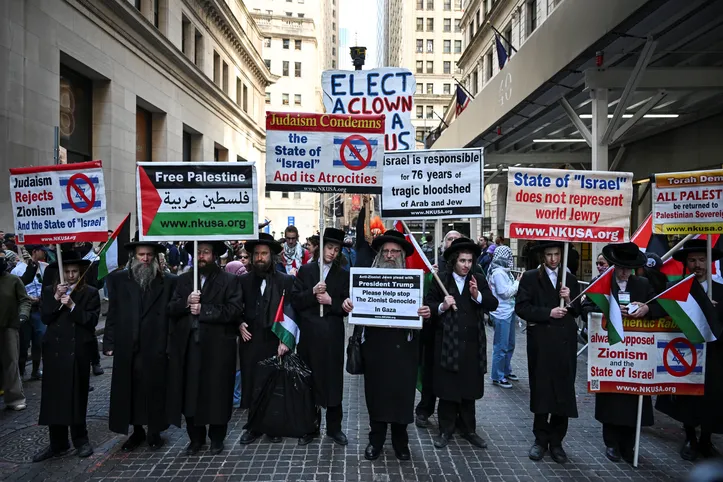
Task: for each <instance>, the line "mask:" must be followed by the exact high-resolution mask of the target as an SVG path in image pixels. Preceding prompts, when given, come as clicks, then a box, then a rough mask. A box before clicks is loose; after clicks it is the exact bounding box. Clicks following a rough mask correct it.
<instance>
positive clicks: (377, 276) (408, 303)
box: [349, 268, 424, 329]
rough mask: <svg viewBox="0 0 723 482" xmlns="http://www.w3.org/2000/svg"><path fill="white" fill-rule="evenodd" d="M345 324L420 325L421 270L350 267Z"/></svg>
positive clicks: (419, 326)
mask: <svg viewBox="0 0 723 482" xmlns="http://www.w3.org/2000/svg"><path fill="white" fill-rule="evenodd" d="M350 271H351V272H350V283H349V287H350V290H349V297H350V298H351V301H352V303H353V304H354V309H353V310H352V312H351V313H349V323H350V324H352V325H366V326H379V327H392V328H414V329H421V328H422V317H421V316H419V315H418V314H417V310H419V308H421V307H422V294H423V293H424V286H423V280H422V277H423V276H424V272H423V271H422V270H421V269H381V268H351V270H350Z"/></svg>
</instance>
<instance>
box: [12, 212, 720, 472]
mask: <svg viewBox="0 0 723 482" xmlns="http://www.w3.org/2000/svg"><path fill="white" fill-rule="evenodd" d="M362 219H363V218H362ZM362 223H363V220H362ZM360 226H361V229H359V230H358V231H357V238H356V239H355V240H353V239H350V238H349V236H348V235H347V233H345V232H344V231H342V230H339V229H335V228H327V229H325V230H324V232H323V233H320V234H317V235H314V236H310V237H309V238H307V242H306V243H305V245H302V244H301V243H300V239H299V232H298V230H297V228H296V227H294V226H289V227H288V228H287V229H286V230H285V232H284V237H283V239H281V240H277V239H274V238H273V237H272V236H271V235H269V234H265V233H261V234H260V235H259V238H258V239H255V240H250V241H246V242H236V241H232V242H220V241H198V242H197V248H194V243H180V242H179V243H167V244H161V243H155V242H148V241H138V240H135V241H133V242H130V243H128V244H126V245H125V246H124V249H126V250H128V252H129V261H128V264H127V265H126V266H125V267H124V268H123V269H120V270H118V271H115V272H113V273H111V274H110V275H109V276H107V277H106V278H105V279H104V280H103V283H102V284H100V283H99V282H98V281H97V273H93V272H92V270H93V265H94V264H96V263H94V255H95V256H96V257H97V252H98V248H97V247H96V248H95V249H94V248H93V247H92V246H87V245H63V249H62V250H61V253H60V258H61V259H60V260H58V259H52V258H55V252H54V251H53V250H50V249H48V248H47V247H43V246H25V251H26V253H27V254H26V255H25V256H23V257H24V260H22V261H21V260H19V259H18V255H17V252H18V251H17V247H16V246H14V245H13V244H12V238H7V237H6V239H5V243H4V244H5V246H4V248H6V249H4V250H0V354H1V356H0V363H2V376H3V382H2V388H3V390H4V397H5V404H6V406H7V407H8V408H10V409H14V410H22V409H24V408H25V407H26V402H25V397H24V394H23V390H22V380H23V376H24V373H23V372H24V369H25V365H26V363H27V354H28V348H29V347H30V346H32V350H31V362H32V370H31V373H30V378H29V380H30V381H32V380H41V383H42V398H41V405H40V416H39V420H38V423H39V424H40V425H47V426H48V427H49V434H50V444H49V445H48V446H47V447H46V448H45V449H44V450H43V451H41V452H40V453H38V454H37V455H36V456H35V459H34V460H35V461H37V462H40V461H43V460H46V459H49V458H52V457H57V456H59V455H62V454H64V453H66V451H68V450H69V449H70V446H71V443H72V445H73V446H74V447H75V448H76V449H77V455H78V456H80V457H87V456H89V455H90V454H92V452H93V448H92V447H91V445H90V442H89V439H88V433H87V429H86V412H87V404H88V392H89V390H90V389H91V387H90V373H91V372H92V371H93V367H94V366H97V357H98V346H97V340H96V337H95V328H96V325H97V323H98V320H99V317H100V316H101V298H106V299H108V300H109V301H108V310H107V314H106V322H105V330H104V334H103V342H102V347H103V348H102V349H103V352H104V354H105V355H106V356H109V357H113V374H112V383H111V392H110V413H109V425H110V429H111V430H112V431H114V432H116V433H121V434H126V435H127V434H129V433H130V436H128V438H127V439H126V440H125V441H124V443H123V444H122V446H121V450H123V451H126V452H129V451H133V450H135V449H136V448H137V447H139V446H140V445H141V444H143V443H147V445H148V446H149V447H150V448H151V449H158V448H160V447H161V446H163V444H164V438H163V436H162V433H163V432H164V431H165V430H166V429H167V428H168V427H169V426H170V425H175V426H177V427H181V426H183V425H184V421H185V427H186V430H187V433H188V439H189V443H188V446H187V447H186V450H185V453H186V455H188V456H192V455H195V454H198V453H199V452H200V451H201V450H202V449H203V447H204V446H205V445H206V444H207V442H208V441H209V440H210V444H209V447H208V452H209V453H211V454H219V453H221V452H222V451H223V450H224V447H225V444H224V442H225V439H226V436H227V427H228V422H229V420H230V419H231V415H232V412H233V408H234V406H237V405H240V407H241V408H244V409H247V408H251V406H252V404H253V403H254V388H255V386H256V385H258V380H257V377H258V371H257V368H258V364H259V362H261V361H263V360H266V359H268V358H270V357H274V356H276V357H284V356H285V355H286V354H287V353H289V351H290V350H291V349H292V348H293V347H289V346H288V345H287V344H285V343H284V340H283V339H282V338H280V337H279V336H278V335H277V333H276V332H275V331H274V330H273V329H272V326H273V325H274V323H275V317H276V313H277V310H278V308H279V306H280V304H281V303H282V300H283V299H284V298H285V297H286V298H287V299H290V300H291V304H292V306H293V307H294V309H295V311H296V313H297V317H298V320H297V323H298V325H299V329H300V331H301V336H300V340H299V343H298V346H297V347H296V351H297V353H298V355H299V357H300V358H301V359H302V360H303V361H304V363H306V365H308V367H309V368H310V369H311V372H312V382H313V396H314V401H315V405H316V407H317V414H316V428H315V430H313V431H311V432H309V433H307V434H305V435H304V436H302V437H300V438H299V440H298V443H299V444H301V445H306V444H308V443H310V442H312V441H313V440H314V439H316V438H318V437H320V436H321V427H322V411H323V410H325V424H324V425H325V433H326V435H327V436H328V437H329V439H330V440H331V441H333V442H334V443H337V444H340V445H346V444H347V443H348V439H347V436H346V434H345V433H344V432H343V430H342V426H343V423H342V422H343V417H344V408H343V393H344V390H343V384H344V347H345V341H346V340H345V338H346V336H345V320H346V316H347V314H348V313H350V312H352V311H353V310H354V303H353V300H352V299H351V298H350V295H349V275H348V273H347V272H346V270H348V269H349V267H351V266H363V267H371V268H379V269H403V268H405V267H406V258H408V257H410V256H411V255H412V254H413V252H414V250H415V247H414V246H413V244H412V243H410V242H409V241H407V240H406V239H405V237H404V235H403V234H402V233H400V232H398V231H395V230H389V231H386V232H384V231H382V230H381V229H375V230H374V231H373V232H372V236H371V238H369V239H368V238H367V237H366V236H364V230H363V225H360ZM2 235H4V233H2ZM322 241H323V242H322ZM320 246H323V248H321V249H320ZM430 246H433V249H432V250H430V249H429V247H430ZM562 248H563V245H562V243H558V242H538V243H535V244H534V245H533V246H530V247H529V249H528V250H527V252H526V256H527V257H532V258H535V259H536V260H537V264H536V265H534V266H533V267H532V268H531V269H528V270H526V271H525V272H524V273H517V272H516V271H515V270H514V268H513V254H512V251H511V250H510V248H509V247H508V246H506V245H505V244H504V242H503V240H502V239H497V240H496V242H495V243H490V242H489V239H488V238H486V237H481V238H480V239H478V240H477V241H473V240H471V239H469V238H466V237H464V236H462V235H461V234H460V233H459V232H457V231H449V232H448V233H446V234H445V237H444V239H443V240H442V243H440V246H439V252H437V253H434V249H437V247H436V246H434V244H433V242H432V241H431V239H427V240H426V242H425V243H423V245H422V250H423V252H424V253H425V254H426V255H427V256H429V257H430V261H431V260H434V261H435V264H434V269H435V270H436V271H437V273H438V276H439V282H438V283H436V282H435V283H432V284H431V286H429V289H428V290H427V293H426V294H425V296H424V302H423V306H421V307H420V308H419V310H418V315H419V316H420V317H421V318H422V319H423V328H422V329H421V330H412V329H401V328H381V327H370V326H367V327H363V328H361V327H357V328H359V330H360V331H361V332H360V333H359V335H360V338H361V340H362V342H361V355H362V359H363V377H364V391H365V399H366V406H367V410H368V413H369V420H370V422H369V429H370V431H369V435H368V445H367V447H366V449H365V452H364V456H365V458H366V459H368V460H374V459H376V458H378V457H379V456H380V454H381V452H382V450H383V446H384V443H385V441H386V438H387V431H388V429H390V431H391V442H392V447H393V449H394V453H395V455H396V457H397V458H398V459H399V460H409V459H410V457H411V454H410V451H409V437H408V433H407V427H408V425H409V424H411V423H415V424H416V425H417V426H419V427H423V428H426V427H429V426H430V422H429V418H430V417H431V416H432V415H433V414H435V413H436V414H437V419H438V422H439V423H438V433H437V435H436V436H435V437H434V439H433V443H434V446H435V447H437V448H439V449H442V448H444V447H446V446H447V445H448V444H449V441H450V440H451V439H452V438H453V437H454V435H455V433H456V434H458V435H459V436H460V437H461V438H463V439H465V440H466V441H468V442H469V443H470V444H471V445H472V446H474V447H477V448H480V449H484V448H486V447H487V443H486V441H485V440H484V439H483V438H482V437H480V435H479V434H477V427H478V426H477V420H476V413H475V402H476V401H477V400H479V399H481V398H482V397H483V396H484V386H485V377H486V376H489V377H490V379H491V382H492V384H493V386H496V387H499V388H502V389H510V388H512V387H513V386H514V385H513V382H517V381H518V380H519V378H518V377H517V376H516V375H515V374H514V373H513V371H512V363H511V359H512V357H513V354H514V349H515V326H516V324H517V319H518V318H519V319H521V320H524V322H526V326H527V328H526V336H527V366H528V372H529V383H530V410H531V412H532V413H533V414H534V416H533V420H532V433H533V436H534V443H533V444H532V447H531V448H530V450H529V458H530V459H532V460H536V461H537V460H541V459H542V458H543V457H544V456H545V455H546V454H547V453H548V452H549V454H550V456H551V457H552V459H553V460H554V461H555V462H558V463H565V462H566V460H567V454H566V452H565V449H564V447H563V442H564V439H565V436H566V433H567V431H568V424H569V419H570V418H575V417H577V416H578V411H577V400H576V395H575V382H576V368H577V346H578V345H577V342H578V323H577V321H576V319H577V318H578V317H579V316H583V317H585V316H586V315H587V314H588V313H590V312H593V311H597V309H598V308H597V307H596V306H595V304H593V303H591V302H590V301H588V300H585V299H582V300H581V299H579V297H578V296H577V295H578V293H579V291H580V288H579V285H578V281H577V279H576V277H575V275H574V272H573V270H572V269H571V268H570V266H569V264H568V265H567V266H563V260H562V253H563V249H562ZM430 252H431V256H430ZM674 256H675V258H676V259H677V260H679V261H680V262H681V263H682V264H683V266H684V267H685V270H686V271H687V272H688V273H693V274H694V275H695V278H696V280H697V281H698V282H699V283H701V285H702V287H703V289H704V290H709V289H710V290H713V291H712V293H713V300H714V301H715V302H716V309H717V310H718V313H719V315H723V313H720V310H721V309H723V288H721V287H720V286H719V285H717V284H714V285H713V286H707V281H706V275H707V270H708V269H709V268H710V263H711V261H713V260H715V259H719V258H721V257H723V253H722V252H719V251H718V250H716V249H713V257H714V259H713V260H711V259H708V258H707V256H706V246H705V242H704V241H699V240H691V241H688V242H686V243H685V245H684V246H683V249H681V250H680V251H678V252H677V253H676V254H675V255H674ZM193 258H196V264H197V271H195V270H194V269H193V265H194V263H193ZM59 266H62V276H61V273H60V268H59ZM530 266H531V265H528V266H527V267H530ZM596 266H597V268H598V270H599V271H600V273H602V272H603V271H604V270H605V269H607V267H609V266H614V267H615V284H614V285H613V295H614V297H615V299H616V301H617V302H618V303H619V304H620V306H621V311H622V312H623V313H624V314H625V315H626V316H629V317H632V318H651V317H659V316H662V314H663V313H662V311H661V309H660V307H658V306H657V304H656V303H655V302H652V303H646V301H647V300H650V299H652V298H653V297H654V296H655V294H657V293H659V292H660V291H662V290H664V289H665V286H666V283H665V279H664V277H661V273H660V268H661V266H662V261H661V260H660V258H659V257H656V256H655V255H648V256H646V255H645V254H643V253H641V252H640V250H639V249H638V248H637V246H635V245H634V244H632V243H622V244H611V245H608V246H606V247H605V248H604V249H603V251H602V253H601V254H600V256H599V257H598V258H597V261H596ZM564 270H567V274H566V276H565V275H563V273H564ZM13 273H15V274H13ZM563 279H565V281H564V282H563ZM561 301H562V303H561ZM633 307H635V308H633ZM488 324H491V325H492V326H493V327H494V328H493V329H494V339H493V349H492V360H491V363H489V364H488V360H487V325H488ZM719 343H722V342H713V343H709V344H708V351H707V357H706V382H705V383H706V386H705V395H704V396H700V397H685V396H677V397H676V396H665V397H663V396H659V397H658V398H657V401H656V404H655V407H656V408H657V409H658V410H660V411H661V412H664V413H666V414H668V415H670V416H671V417H673V418H675V419H676V420H679V421H680V422H681V423H683V424H684V427H685V436H686V439H685V442H684V444H683V446H682V448H681V456H682V457H683V458H684V459H686V460H694V459H695V458H697V457H698V456H704V457H712V456H716V455H718V452H717V450H716V449H715V447H714V445H713V443H712V441H711V434H712V433H721V432H723V416H722V415H721V414H720V410H718V406H719V405H720V404H721V403H723V381H721V380H722V379H721V377H720V376H719V372H720V371H721V369H722V368H723V349H721V348H720V346H719ZM488 365H490V367H491V368H490V371H489V375H488ZM420 367H421V372H422V378H421V380H422V393H421V400H420V402H419V403H418V404H417V406H416V407H415V406H414V401H415V390H416V389H417V382H418V375H419V369H420ZM41 368H42V369H41ZM595 400H596V407H595V418H596V419H597V420H598V421H599V422H601V424H602V441H603V444H604V445H605V447H606V455H607V457H608V458H609V459H610V460H613V461H616V462H617V461H620V460H621V459H623V460H625V461H627V462H632V458H633V446H634V434H635V424H636V414H637V396H634V395H624V394H596V397H595ZM642 423H643V425H651V424H652V423H653V404H652V401H651V397H645V402H644V405H643V417H642ZM131 428H132V431H131ZM245 428H247V429H246V430H245V431H244V432H243V434H242V435H241V437H240V440H239V442H240V443H241V444H251V443H254V442H255V441H257V440H258V439H259V438H261V437H262V436H264V434H263V433H260V432H257V431H255V430H253V429H252V428H251V427H245ZM697 428H700V436H698V435H697V433H696V429H697ZM68 433H69V435H70V441H69V438H68V437H69V435H68ZM269 439H270V441H271V442H280V441H281V438H280V437H278V436H276V435H274V436H271V437H269Z"/></svg>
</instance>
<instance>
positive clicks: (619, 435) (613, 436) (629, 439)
mask: <svg viewBox="0 0 723 482" xmlns="http://www.w3.org/2000/svg"><path fill="white" fill-rule="evenodd" d="M602 435H603V442H605V446H606V447H611V448H614V449H618V450H619V451H620V453H621V454H625V455H632V454H633V451H634V450H635V427H626V426H624V425H615V424H612V423H604V424H602Z"/></svg>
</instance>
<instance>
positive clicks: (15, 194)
mask: <svg viewBox="0 0 723 482" xmlns="http://www.w3.org/2000/svg"><path fill="white" fill-rule="evenodd" d="M10 199H11V201H12V206H13V219H14V223H15V227H14V229H15V233H16V236H17V241H18V243H20V244H56V243H70V242H84V243H85V242H94V241H106V240H107V239H108V219H107V214H106V209H107V206H106V198H105V182H104V180H103V169H102V164H101V161H92V162H83V163H77V164H60V165H55V166H39V167H22V168H17V169H10Z"/></svg>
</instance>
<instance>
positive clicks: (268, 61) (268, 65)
mask: <svg viewBox="0 0 723 482" xmlns="http://www.w3.org/2000/svg"><path fill="white" fill-rule="evenodd" d="M264 63H265V64H266V68H267V69H269V70H271V59H264Z"/></svg>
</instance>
